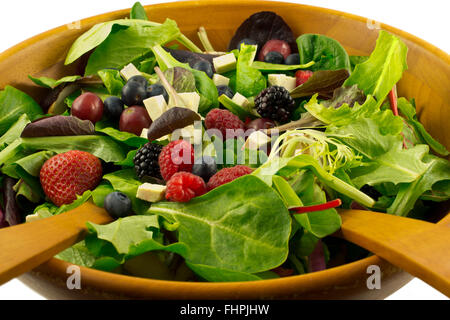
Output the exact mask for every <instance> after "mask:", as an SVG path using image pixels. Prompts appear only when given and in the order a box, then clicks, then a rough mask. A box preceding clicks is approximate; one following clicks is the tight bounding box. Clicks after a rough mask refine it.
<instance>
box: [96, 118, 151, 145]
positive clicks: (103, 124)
mask: <svg viewBox="0 0 450 320" xmlns="http://www.w3.org/2000/svg"><path fill="white" fill-rule="evenodd" d="M95 131H97V132H101V133H104V134H106V135H108V136H110V137H111V138H113V139H114V140H116V141H118V142H122V143H124V144H126V145H127V146H130V147H136V148H140V147H142V146H143V145H144V144H146V143H147V142H148V139H145V138H142V137H138V136H137V135H135V134H133V133H129V132H125V131H120V130H118V129H116V128H115V125H114V124H113V123H111V122H110V121H107V120H102V121H99V122H97V123H96V124H95Z"/></svg>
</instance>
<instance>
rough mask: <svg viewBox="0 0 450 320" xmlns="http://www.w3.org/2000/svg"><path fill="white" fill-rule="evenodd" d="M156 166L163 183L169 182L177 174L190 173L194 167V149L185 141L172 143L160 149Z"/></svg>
mask: <svg viewBox="0 0 450 320" xmlns="http://www.w3.org/2000/svg"><path fill="white" fill-rule="evenodd" d="M158 164H159V168H160V171H161V176H162V178H163V179H164V180H165V181H169V179H170V178H171V177H172V176H173V175H174V174H175V173H177V172H180V171H186V172H191V171H192V166H193V165H194V148H193V147H192V145H191V144H190V143H189V142H187V141H185V140H177V141H172V142H170V143H169V144H168V145H166V146H164V148H163V149H162V151H161V153H160V155H159V158H158Z"/></svg>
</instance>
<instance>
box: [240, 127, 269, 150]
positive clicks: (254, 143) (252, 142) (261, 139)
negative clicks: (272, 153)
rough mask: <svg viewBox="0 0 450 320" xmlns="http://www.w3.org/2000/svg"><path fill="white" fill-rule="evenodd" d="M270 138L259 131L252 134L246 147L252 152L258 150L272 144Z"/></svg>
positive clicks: (246, 142)
mask: <svg viewBox="0 0 450 320" xmlns="http://www.w3.org/2000/svg"><path fill="white" fill-rule="evenodd" d="M270 140H271V139H270V137H269V136H268V135H267V134H265V133H264V132H263V131H261V130H258V131H255V132H253V133H252V134H250V136H249V137H248V138H247V140H246V141H245V144H244V147H245V148H247V149H250V150H257V149H259V148H260V147H262V146H264V145H266V144H268V143H269V142H270Z"/></svg>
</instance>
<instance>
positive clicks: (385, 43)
mask: <svg viewBox="0 0 450 320" xmlns="http://www.w3.org/2000/svg"><path fill="white" fill-rule="evenodd" d="M407 53H408V47H407V46H406V45H405V44H404V43H403V42H402V40H400V38H398V37H396V36H394V35H392V34H390V33H388V32H386V31H384V30H381V31H380V35H379V37H378V40H377V44H376V47H375V50H374V51H373V52H372V54H371V55H370V57H369V59H367V61H365V62H363V63H360V64H358V65H356V67H355V70H354V72H353V73H352V75H351V76H350V77H349V78H348V79H347V80H346V81H345V83H344V86H347V87H348V86H352V85H355V84H357V85H358V87H359V89H361V90H363V91H364V93H365V94H366V95H372V96H374V97H375V99H376V100H377V102H378V104H379V105H381V103H383V101H384V99H385V98H386V97H387V95H388V93H389V91H391V90H392V88H393V87H394V85H395V84H396V83H397V82H398V81H399V80H400V79H401V77H402V74H403V71H405V70H406V69H407V68H408V66H407V64H406V55H407Z"/></svg>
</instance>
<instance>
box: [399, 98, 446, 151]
mask: <svg viewBox="0 0 450 320" xmlns="http://www.w3.org/2000/svg"><path fill="white" fill-rule="evenodd" d="M398 110H399V111H400V113H401V114H402V115H403V116H404V117H405V119H406V122H407V123H408V124H409V125H410V126H411V127H412V128H413V130H414V133H415V137H418V138H419V140H420V141H421V143H426V144H428V145H429V146H430V147H431V148H432V149H433V150H434V151H436V152H437V153H439V154H440V155H442V156H448V155H449V154H450V153H449V152H448V150H447V149H446V148H445V147H444V146H443V145H442V144H440V143H439V142H438V141H436V140H435V139H433V137H432V136H431V135H430V134H429V133H428V132H427V130H426V129H425V127H424V126H423V124H421V123H420V122H419V120H418V119H417V114H416V108H415V107H414V106H413V104H412V103H410V102H409V101H408V100H406V99H405V98H399V99H398Z"/></svg>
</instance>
